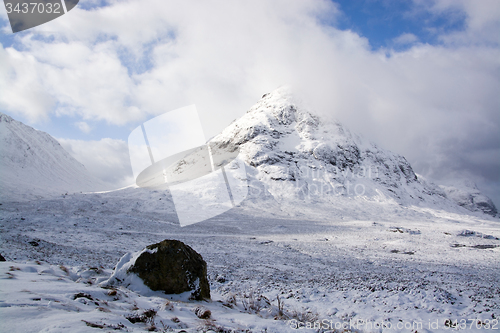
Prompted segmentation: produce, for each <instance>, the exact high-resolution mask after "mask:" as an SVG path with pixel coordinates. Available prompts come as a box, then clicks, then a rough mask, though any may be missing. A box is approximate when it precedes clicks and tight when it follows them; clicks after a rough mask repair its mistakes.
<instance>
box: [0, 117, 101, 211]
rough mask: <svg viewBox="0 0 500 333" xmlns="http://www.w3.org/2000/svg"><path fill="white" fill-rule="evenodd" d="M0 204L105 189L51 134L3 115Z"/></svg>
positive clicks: (0, 141)
mask: <svg viewBox="0 0 500 333" xmlns="http://www.w3.org/2000/svg"><path fill="white" fill-rule="evenodd" d="M0 170H1V177H0V200H2V201H12V200H31V199H36V198H40V197H45V196H50V195H61V194H65V193H66V192H79V191H92V190H98V189H102V188H103V184H102V183H101V181H99V180H97V179H95V178H94V177H92V176H91V175H90V174H89V173H88V171H87V170H86V169H85V167H84V166H83V165H82V164H81V163H79V162H78V161H76V160H75V159H74V158H73V157H71V156H70V155H69V154H68V153H67V152H66V151H65V150H64V149H63V148H62V147H61V145H60V144H59V142H57V141H56V140H55V139H54V138H52V137H51V136H50V135H49V134H47V133H45V132H41V131H38V130H35V129H34V128H32V127H30V126H26V125H24V124H23V123H21V122H19V121H16V120H14V119H12V118H11V117H9V116H7V115H5V114H3V113H0Z"/></svg>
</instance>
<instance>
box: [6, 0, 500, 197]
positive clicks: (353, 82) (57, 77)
mask: <svg viewBox="0 0 500 333" xmlns="http://www.w3.org/2000/svg"><path fill="white" fill-rule="evenodd" d="M413 3H414V6H413V7H412V8H413V12H408V13H406V15H408V17H409V19H411V17H412V15H417V14H418V11H427V12H430V13H431V14H435V15H444V14H445V15H448V16H449V17H450V18H452V19H455V18H456V19H459V18H460V17H465V27H466V28H465V29H464V30H460V31H452V32H443V31H439V29H436V31H435V32H433V33H435V34H436V36H437V37H438V40H439V43H437V44H435V45H429V44H423V43H420V42H419V39H418V37H417V36H415V35H412V34H411V32H408V34H405V35H401V36H400V37H399V38H398V39H397V40H395V41H394V42H395V43H396V44H398V45H401V44H404V45H405V46H406V47H405V48H404V49H403V50H395V49H392V48H381V49H378V50H372V48H371V47H370V44H369V40H367V39H366V38H364V37H362V36H360V35H358V34H356V33H354V32H352V31H348V30H347V31H344V30H339V29H337V28H336V23H335V22H336V19H337V18H338V17H339V15H341V11H340V10H341V6H339V5H337V4H336V3H334V2H331V1H321V0H318V1H307V0H303V1H301V0H297V1H284V0H276V1H251V2H250V1H248V2H234V1H232V2H227V1H226V2H224V1H202V2H198V1H183V2H179V1H165V0H161V1H160V0H144V1H109V2H106V3H105V5H104V6H96V7H92V8H91V9H87V10H84V9H82V7H81V8H79V7H77V8H75V9H74V10H72V11H71V13H69V14H68V15H64V16H63V17H61V18H60V19H57V20H54V21H52V22H50V23H48V24H45V25H43V26H40V27H39V28H35V29H34V30H33V31H32V32H27V33H23V34H20V35H19V36H18V37H16V40H15V42H14V44H13V47H2V48H0V91H1V92H2V93H1V94H0V109H2V110H4V111H5V112H7V113H9V114H11V115H13V116H15V115H21V116H23V117H25V118H28V119H31V120H32V121H33V122H36V121H40V120H43V119H47V118H50V117H54V116H58V115H66V116H72V117H74V118H75V121H74V123H73V124H72V125H71V126H74V124H75V123H79V124H80V125H78V127H79V128H80V129H81V130H82V131H84V132H85V131H90V130H91V129H90V128H89V127H88V126H85V125H84V124H86V122H87V121H104V122H107V123H109V124H116V125H121V126H130V127H131V128H133V127H135V126H136V125H137V124H139V123H140V122H142V121H144V120H147V119H149V118H151V117H153V116H155V115H158V114H161V113H163V112H166V111H169V110H173V109H176V108H179V107H182V106H185V105H190V104H196V105H197V108H198V110H199V112H200V118H201V120H202V122H203V124H204V131H205V135H206V137H211V136H213V135H215V134H217V133H218V132H219V131H220V130H222V129H223V128H224V127H225V126H227V125H228V124H229V123H230V122H231V121H232V120H233V119H235V118H237V117H239V116H241V115H242V114H243V113H244V112H245V111H246V110H247V109H248V108H249V107H250V106H251V105H252V104H254V103H255V102H256V101H257V99H258V98H259V97H260V96H261V95H262V94H263V93H266V92H269V91H271V90H273V89H275V88H277V87H278V86H280V85H283V84H289V85H291V86H292V87H294V88H295V89H296V90H297V91H298V92H299V93H300V94H302V95H303V96H304V97H305V99H307V100H308V101H309V103H310V104H311V107H312V108H314V109H316V110H318V112H321V113H323V114H327V115H329V116H332V117H335V118H337V119H339V120H340V121H341V122H343V123H345V124H346V125H347V126H348V127H349V128H351V129H352V130H353V131H355V132H358V133H361V134H362V135H364V136H365V137H367V138H369V139H371V140H372V141H374V142H376V143H378V144H379V145H381V146H383V147H385V148H388V149H391V150H393V151H396V152H398V153H401V154H403V155H404V156H406V157H407V159H408V160H409V161H410V162H411V163H412V165H413V166H414V167H415V171H416V172H418V173H421V174H423V175H424V176H426V177H428V178H430V179H434V180H436V181H438V182H453V180H454V179H457V178H464V177H466V178H468V179H471V180H473V181H475V182H476V183H478V185H479V186H480V188H482V189H484V190H485V192H486V193H487V194H488V195H490V196H492V198H493V200H494V201H495V202H496V203H497V205H500V174H499V173H500V171H499V170H500V138H499V133H500V112H499V109H500V105H499V99H498V94H499V92H500V75H499V74H500V47H499V40H498V31H499V29H500V3H499V2H498V1H495V0H491V1H488V0H483V1H473V0H457V1H455V0H454V1H451V0H436V1H434V0H414V1H413ZM417 16H418V15H417ZM429 29H433V27H432V26H429ZM4 30H5V28H4ZM102 137H103V138H104V137H106V133H102ZM123 139H125V138H123ZM84 146H85V147H86V148H82V147H84ZM65 147H67V148H68V149H70V150H71V149H72V150H73V153H74V154H76V155H78V159H79V160H80V161H82V162H83V163H84V164H85V165H87V167H88V168H89V169H91V170H96V171H95V172H97V173H98V172H99V171H98V170H99V169H100V168H99V167H97V165H99V163H103V164H104V165H106V164H107V165H110V164H109V163H110V162H109V161H106V160H105V159H104V160H101V159H100V158H98V157H96V156H101V155H100V154H108V155H106V156H111V155H112V154H116V157H117V158H122V161H123V163H127V165H128V163H129V161H128V159H127V158H125V154H124V152H123V151H122V150H121V149H123V147H121V148H116V147H114V146H113V145H111V144H110V143H109V142H105V141H102V140H101V141H93V142H85V141H82V142H73V141H69V140H68V141H66V142H65ZM115 148H116V149H117V151H116V152H114V149H115ZM88 152H93V153H88ZM113 163H115V162H113ZM111 164H112V163H111ZM118 164H119V163H118ZM118 164H115V165H114V166H113V168H115V166H116V165H118ZM92 165H95V166H92ZM101 169H102V170H105V169H106V168H104V167H103V168H101ZM125 169H126V168H121V169H120V170H121V171H120V172H122V174H121V177H122V180H118V178H119V177H118V176H117V175H118V174H117V173H116V172H105V173H101V174H97V175H98V176H100V177H101V178H104V179H105V180H108V181H111V182H115V183H117V184H118V183H120V184H122V183H123V177H127V176H129V174H128V171H127V170H125ZM117 177H118V178H117Z"/></svg>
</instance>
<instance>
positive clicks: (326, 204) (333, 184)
mask: <svg viewBox="0 0 500 333" xmlns="http://www.w3.org/2000/svg"><path fill="white" fill-rule="evenodd" d="M211 145H212V146H214V147H216V148H217V149H225V150H229V151H236V150H239V151H240V157H242V158H243V160H244V161H245V162H246V163H247V164H248V165H249V166H250V168H248V170H247V173H248V176H249V184H250V195H249V196H250V198H253V199H255V200H257V199H259V200H257V201H259V203H258V205H257V206H258V207H263V203H262V199H270V200H267V201H268V202H269V203H270V204H271V205H273V204H277V205H278V206H279V207H280V208H281V209H282V210H283V211H285V212H286V213H287V214H292V215H294V214H299V215H302V214H301V213H304V212H307V214H309V215H311V214H312V215H315V211H317V210H319V209H322V208H325V209H327V210H330V211H331V212H332V215H337V216H338V215H340V216H345V215H348V216H351V217H356V218H360V217H361V216H363V215H365V216H369V215H372V214H373V213H376V212H377V211H378V212H380V210H381V209H382V210H387V209H389V210H391V209H393V208H394V207H397V206H405V207H431V208H438V209H445V210H448V211H450V210H451V211H455V212H459V213H464V212H467V211H465V210H463V209H461V208H460V207H458V206H457V204H456V202H455V201H453V200H455V196H454V195H453V194H452V193H451V192H450V191H448V190H447V189H444V188H440V187H439V186H436V185H434V184H432V183H430V182H427V181H426V180H425V179H423V178H419V177H418V176H417V175H416V174H415V173H414V171H413V169H412V167H411V165H410V164H409V163H408V161H407V160H406V159H405V158H404V157H403V156H401V155H398V154H395V153H392V152H390V151H388V150H384V149H382V148H380V147H378V146H377V145H375V144H374V143H371V142H368V141H367V140H365V139H363V138H361V137H360V136H358V135H355V134H353V133H351V132H350V131H349V130H348V129H346V128H345V127H343V126H342V125H341V124H340V123H338V122H336V121H331V120H327V119H322V118H320V117H319V116H317V115H315V114H314V113H312V112H310V111H309V110H308V108H307V107H305V106H304V105H303V103H302V102H301V101H299V100H297V99H296V98H295V97H294V95H293V94H292V93H291V92H290V89H289V88H287V87H282V88H279V89H277V90H276V91H274V92H272V93H270V94H266V95H264V96H263V98H262V99H261V100H260V101H259V102H258V103H257V104H256V105H255V106H253V107H252V108H251V109H250V110H249V111H248V112H247V113H246V114H245V115H244V116H243V117H241V118H240V119H238V120H236V121H234V122H233V123H232V124H231V125H229V126H228V127H227V128H226V129H225V130H224V131H223V132H222V133H221V134H219V135H218V136H216V137H214V138H213V139H212V140H211ZM448 196H449V197H450V198H451V199H453V200H450V198H449V197H448ZM479 197H481V198H482V197H484V196H479V191H478V195H476V196H475V198H479ZM255 200H254V202H257V201H255ZM485 200H486V201H487V202H488V205H483V204H482V202H483V201H485ZM485 200H483V201H479V200H477V201H470V202H468V203H467V204H461V203H459V205H460V206H462V207H465V208H467V209H468V210H470V211H479V210H482V211H484V212H485V213H488V214H491V215H495V214H496V209H494V205H493V204H492V203H491V200H489V199H485ZM488 200H489V201H488ZM312 204H314V205H312ZM486 206H487V207H488V208H487V209H483V208H484V207H486ZM491 207H493V208H491ZM353 214H354V216H353ZM360 214H361V215H360Z"/></svg>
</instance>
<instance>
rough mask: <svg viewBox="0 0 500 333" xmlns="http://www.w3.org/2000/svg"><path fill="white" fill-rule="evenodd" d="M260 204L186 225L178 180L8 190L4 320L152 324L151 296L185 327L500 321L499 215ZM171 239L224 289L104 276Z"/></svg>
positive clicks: (487, 324)
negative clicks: (153, 289)
mask: <svg viewBox="0 0 500 333" xmlns="http://www.w3.org/2000/svg"><path fill="white" fill-rule="evenodd" d="M160 199H161V200H160ZM254 204H255V203H254ZM254 204H245V203H244V204H243V206H242V207H239V208H235V209H233V210H230V211H228V212H226V213H224V214H222V215H220V216H217V217H215V218H212V219H210V220H207V221H205V222H202V223H198V224H193V225H190V226H187V227H180V226H179V224H178V221H177V218H176V215H175V213H174V209H173V205H172V202H171V198H170V197H169V195H168V194H167V193H165V192H160V191H156V192H155V191H148V190H145V189H140V188H128V189H125V190H121V191H116V192H109V193H95V194H73V195H68V196H64V197H61V198H58V199H47V200H38V201H31V202H21V203H13V202H11V203H7V202H4V203H3V204H2V205H1V206H0V212H1V216H0V219H1V249H0V253H1V254H2V255H3V256H4V257H5V258H6V259H7V262H3V263H0V270H1V272H0V279H1V283H0V314H1V317H2V321H1V324H0V330H1V331H2V332H40V331H42V332H89V331H94V330H99V329H102V330H104V331H113V330H122V331H145V330H146V329H147V328H148V327H150V325H151V323H152V321H151V320H149V319H148V320H149V322H148V323H143V322H136V323H132V322H130V321H129V320H128V319H126V317H127V316H128V317H130V316H134V315H135V316H136V317H138V316H139V317H140V315H141V314H143V313H144V311H146V310H149V309H153V310H155V311H157V312H156V316H154V318H153V319H154V324H155V326H156V328H157V330H159V331H162V330H163V331H169V330H171V331H174V332H179V331H181V330H184V331H187V332H197V331H210V330H212V331H215V332H230V331H231V330H234V331H239V332H288V331H290V332H296V331H297V330H296V329H295V327H300V328H302V327H303V326H305V327H306V328H303V330H307V325H312V326H313V329H311V330H309V331H318V328H319V331H321V330H323V331H329V330H330V329H332V328H333V330H335V328H337V329H338V331H342V329H343V328H342V327H341V326H342V325H343V326H344V328H347V329H348V330H351V331H360V332H381V331H384V332H398V331H400V332H414V331H418V332H440V331H443V332H444V331H450V329H453V330H455V329H457V330H460V331H463V332H471V331H478V332H479V331H481V332H483V331H491V332H495V331H498V330H500V325H499V324H498V319H500V270H499V267H500V255H499V254H500V247H499V246H500V224H499V222H498V219H495V218H491V217H486V215H485V217H484V218H480V217H477V216H473V215H463V214H454V213H449V212H446V211H438V210H432V209H428V208H420V207H400V205H398V204H396V203H386V205H387V207H385V211H386V212H392V213H387V214H386V215H380V212H376V213H377V214H378V215H375V214H374V216H377V219H373V220H372V219H370V220H367V219H366V220H355V219H347V218H342V217H339V216H335V217H332V219H331V220H329V219H328V218H327V216H326V217H325V218H323V219H316V220H308V219H304V218H303V217H302V218H291V217H288V218H278V217H273V216H272V214H267V215H266V213H265V212H260V214H258V215H256V214H252V213H253V212H255V211H254V209H255V207H254ZM163 239H178V240H181V241H183V242H185V243H186V244H188V245H190V246H191V247H192V248H193V249H195V250H196V251H197V252H199V253H200V254H201V255H202V256H203V258H204V259H205V260H206V261H207V265H208V274H209V280H210V283H211V290H212V302H194V301H192V302H186V301H181V300H175V299H174V300H169V299H170V296H166V295H160V294H155V295H148V296H144V295H139V294H136V293H134V292H132V291H130V290H127V289H125V288H123V287H120V288H118V289H117V290H116V294H115V292H114V291H113V290H110V289H104V288H102V287H100V286H99V285H98V283H99V282H100V281H103V280H105V279H106V278H107V277H109V275H110V274H111V272H112V269H113V267H114V265H115V264H116V263H117V262H118V260H119V259H120V257H121V256H123V255H124V254H125V253H126V252H130V251H138V250H141V249H142V248H143V247H144V246H146V245H149V244H152V243H155V242H158V241H161V240H163ZM37 261H38V262H37ZM278 297H279V300H280V304H281V305H278ZM199 306H203V307H205V308H207V309H209V310H210V311H211V312H212V315H211V318H210V319H199V318H198V317H197V316H196V315H195V313H194V309H195V308H196V307H199ZM280 310H281V313H280ZM447 320H451V325H452V326H454V325H455V321H457V324H458V325H456V326H455V327H451V328H450V327H448V326H445V322H446V321H447ZM476 320H478V321H476ZM479 321H480V322H479ZM314 325H316V327H315V328H314ZM335 325H337V326H335ZM367 325H368V326H367ZM370 325H371V326H370ZM420 325H421V326H420ZM436 325H438V328H437V329H436ZM410 326H411V329H409V327H410ZM465 326H466V327H465ZM370 327H373V329H371V328H370ZM405 327H406V328H405ZM398 328H402V329H398Z"/></svg>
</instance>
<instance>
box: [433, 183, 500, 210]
mask: <svg viewBox="0 0 500 333" xmlns="http://www.w3.org/2000/svg"><path fill="white" fill-rule="evenodd" d="M439 187H441V188H442V189H443V191H444V192H445V193H446V196H447V197H448V198H450V199H452V200H453V201H455V202H456V203H457V204H458V205H459V206H462V207H464V208H466V209H468V210H470V211H473V212H475V211H482V212H484V213H486V214H489V215H492V216H495V215H497V214H498V211H497V208H496V207H495V204H494V203H493V201H491V199H490V198H488V197H487V196H485V195H484V194H482V193H481V191H480V190H479V189H478V188H477V185H476V184H474V183H473V182H470V181H465V182H463V183H462V184H454V185H453V186H445V185H440V186H439Z"/></svg>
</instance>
